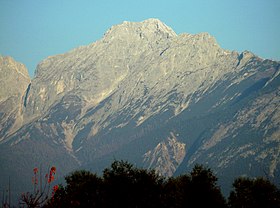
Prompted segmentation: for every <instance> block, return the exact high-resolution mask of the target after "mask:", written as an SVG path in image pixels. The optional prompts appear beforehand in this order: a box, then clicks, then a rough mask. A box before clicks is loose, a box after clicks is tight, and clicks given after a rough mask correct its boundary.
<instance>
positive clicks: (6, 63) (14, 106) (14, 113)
mask: <svg viewBox="0 0 280 208" xmlns="http://www.w3.org/2000/svg"><path fill="white" fill-rule="evenodd" d="M29 84H30V77H29V75H28V72H27V69H26V68H25V66H24V65H23V64H20V63H18V62H16V61H15V60H14V59H12V58H11V57H2V56H0V142H1V141H2V140H4V139H5V138H6V137H7V136H8V135H10V134H11V133H13V132H15V131H16V130H17V129H18V128H19V127H20V126H22V124H23V120H22V107H23V105H24V99H25V98H24V94H25V91H26V90H27V89H28V86H29Z"/></svg>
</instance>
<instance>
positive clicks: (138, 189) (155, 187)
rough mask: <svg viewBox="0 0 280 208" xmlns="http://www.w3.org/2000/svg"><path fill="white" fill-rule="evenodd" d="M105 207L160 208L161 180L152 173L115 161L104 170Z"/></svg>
mask: <svg viewBox="0 0 280 208" xmlns="http://www.w3.org/2000/svg"><path fill="white" fill-rule="evenodd" d="M103 178H104V185H105V189H106V193H105V198H106V200H105V201H106V202H107V204H106V207H160V205H161V202H162V201H161V198H160V197H161V191H162V186H163V179H162V178H161V177H160V176H158V175H157V174H156V173H155V172H154V171H147V170H144V169H137V168H135V167H133V166H132V165H131V164H129V163H127V162H124V161H115V162H113V164H112V165H111V168H107V169H105V170H104V174H103Z"/></svg>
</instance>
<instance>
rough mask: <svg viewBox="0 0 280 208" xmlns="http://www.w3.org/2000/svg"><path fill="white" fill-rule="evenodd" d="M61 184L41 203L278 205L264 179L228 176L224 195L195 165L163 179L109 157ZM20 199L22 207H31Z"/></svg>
mask: <svg viewBox="0 0 280 208" xmlns="http://www.w3.org/2000/svg"><path fill="white" fill-rule="evenodd" d="M65 181H66V183H65V185H58V186H56V190H55V193H54V194H53V195H52V196H51V197H50V198H49V199H48V201H47V202H46V203H44V205H40V206H43V207H46V208H52V207H61V208H64V207H65V208H66V207H67V208H72V207H73V208H74V207H100V208H107V207H108V208H109V207H110V208H112V207H122V208H150V207H155V208H156V207H160V208H181V207H199V208H200V207H216V208H219V207H240V208H241V207H248V208H249V207H250V208H258V207H261V208H264V207H272V208H274V207H275V208H276V207H280V190H279V189H278V188H277V187H276V186H275V185H274V184H272V183H271V182H270V181H269V180H267V179H264V178H255V179H250V178H242V177H239V178H237V179H235V180H234V182H233V184H232V191H231V193H230V195H229V197H228V198H227V199H226V198H225V197H224V196H223V195H222V192H221V189H220V187H219V186H218V185H217V181H218V178H217V177H216V176H215V175H214V173H213V172H212V170H211V169H209V168H207V167H204V166H202V165H195V167H194V168H193V169H192V171H191V172H190V173H186V174H184V175H181V176H178V177H171V178H164V177H162V176H160V175H158V174H157V173H156V172H155V171H154V170H146V169H140V168H136V167H134V166H133V165H132V164H130V163H128V162H125V161H114V162H113V163H112V164H111V166H110V167H109V168H106V169H105V170H104V171H103V175H102V176H101V177H100V176H98V175H97V174H95V173H92V172H89V171H86V170H79V171H75V172H73V173H71V174H70V175H68V176H66V177H65ZM37 206H39V205H31V204H28V202H27V203H25V205H23V207H37Z"/></svg>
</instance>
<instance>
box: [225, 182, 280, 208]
mask: <svg viewBox="0 0 280 208" xmlns="http://www.w3.org/2000/svg"><path fill="white" fill-rule="evenodd" d="M233 189H234V190H233V191H232V192H231V193H230V196H229V199H228V204H229V207H233V208H238V207H246V208H249V207H250V208H251V207H252V208H253V207H254V208H258V207H259V208H261V207H262V208H265V207H269V208H276V207H278V208H279V207H280V191H279V189H277V187H276V186H275V185H273V184H272V183H271V182H270V181H269V180H267V179H263V178H257V179H249V178H242V177H240V178H237V179H235V181H234V182H233Z"/></svg>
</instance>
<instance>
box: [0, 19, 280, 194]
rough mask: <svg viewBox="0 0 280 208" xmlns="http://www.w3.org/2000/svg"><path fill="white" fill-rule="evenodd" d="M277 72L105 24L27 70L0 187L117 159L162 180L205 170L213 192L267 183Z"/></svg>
mask: <svg viewBox="0 0 280 208" xmlns="http://www.w3.org/2000/svg"><path fill="white" fill-rule="evenodd" d="M279 68H280V63H279V62H276V61H271V60H264V59H261V58H259V57H258V56H256V55H254V54H252V53H251V52H249V51H245V52H243V53H241V54H239V53H237V52H234V51H228V50H224V49H222V48H220V47H219V45H218V44H217V42H216V40H215V38H213V37H212V36H211V35H209V34H208V33H201V34H196V35H192V34H180V35H177V34H176V33H175V32H174V31H173V30H172V29H171V28H169V27H168V26H166V25H165V24H164V23H162V22H160V21H159V20H157V19H149V20H146V21H143V22H140V23H134V22H124V23H122V24H120V25H116V26H113V27H112V28H111V29H109V30H108V32H106V33H105V35H104V37H103V38H102V39H101V40H99V41H97V42H95V43H93V44H91V45H88V46H83V47H80V48H77V49H74V50H72V51H70V52H68V53H66V54H62V55H57V56H52V57H49V58H47V59H45V60H43V61H42V62H41V63H40V64H39V65H38V67H37V70H36V75H35V78H34V79H33V80H32V83H31V85H29V87H27V86H28V83H29V82H27V84H26V86H25V88H23V89H24V90H23V91H22V92H24V91H25V94H24V96H23V102H21V105H20V109H21V112H22V113H21V115H22V119H23V122H22V125H21V126H20V127H21V128H15V130H13V131H12V132H13V133H12V134H7V135H8V136H6V135H4V136H2V143H1V145H0V164H1V166H2V169H4V170H5V171H3V173H2V174H3V177H2V178H5V177H7V176H8V175H9V174H10V175H11V174H12V175H13V177H14V179H15V181H17V185H18V186H20V185H22V186H24V185H26V184H24V182H23V180H22V177H23V175H22V174H20V175H19V174H18V173H19V171H20V170H22V169H29V170H32V168H33V167H34V166H38V165H39V164H42V165H45V166H48V165H56V166H57V168H58V170H59V171H61V172H60V174H61V176H63V174H66V173H67V172H69V171H71V170H73V169H76V168H86V169H91V170H93V171H97V172H99V171H101V170H103V168H104V167H107V166H108V165H109V164H110V163H111V162H112V160H113V159H124V160H128V161H130V162H133V163H135V164H137V165H138V166H143V167H146V168H154V169H156V170H157V171H158V172H159V173H161V174H162V175H166V176H171V175H173V174H181V173H183V172H185V171H186V170H190V169H191V168H192V167H193V165H194V164H195V163H203V164H208V165H209V167H211V168H212V169H213V170H214V171H215V173H217V174H218V176H219V177H220V178H221V184H222V186H223V188H224V187H225V189H226V187H228V188H229V187H230V184H231V182H232V180H233V178H234V177H236V176H239V175H248V176H258V175H263V174H264V173H267V175H269V177H271V178H272V179H273V180H279V176H280V172H279V171H280V168H279V164H280V163H279V153H280V152H279V149H280V139H279V138H280V130H279V122H280V116H279V114H280V111H279V110H280V109H279V106H280V105H279V99H280V98H279V87H280V76H279V74H280V70H279ZM5 92H6V91H5ZM1 119H2V118H1ZM1 122H2V120H1ZM3 138H4V139H3ZM7 155H9V158H8V159H7ZM29 175H30V174H29ZM24 177H28V174H26V175H24ZM2 180H5V179H2ZM1 183H4V182H3V181H1Z"/></svg>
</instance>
